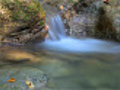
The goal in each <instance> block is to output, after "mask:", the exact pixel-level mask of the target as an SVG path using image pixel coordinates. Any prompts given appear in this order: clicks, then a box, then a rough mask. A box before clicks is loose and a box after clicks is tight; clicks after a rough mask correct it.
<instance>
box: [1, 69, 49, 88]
mask: <svg viewBox="0 0 120 90" xmlns="http://www.w3.org/2000/svg"><path fill="white" fill-rule="evenodd" d="M0 76H1V77H0V90H31V88H32V90H40V89H41V88H42V87H44V86H45V85H46V83H47V78H46V76H45V74H43V72H42V71H40V70H38V69H35V68H29V67H24V68H22V67H15V68H11V67H4V68H2V69H1V70H0ZM10 78H14V79H15V82H13V83H10V82H8V80H9V79H10ZM28 81H29V82H31V83H32V84H34V87H31V88H30V87H28V85H27V84H26V82H28Z"/></svg>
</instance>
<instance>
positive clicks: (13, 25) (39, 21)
mask: <svg viewBox="0 0 120 90" xmlns="http://www.w3.org/2000/svg"><path fill="white" fill-rule="evenodd" d="M45 15H46V14H45V11H44V10H43V8H42V7H41V5H40V3H39V2H38V0H1V1H0V41H1V42H16V43H27V42H31V41H35V40H36V39H40V40H42V39H43V38H44V37H45V35H46V33H47V30H48V28H47V27H45Z"/></svg>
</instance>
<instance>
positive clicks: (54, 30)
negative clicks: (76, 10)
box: [49, 14, 66, 40]
mask: <svg viewBox="0 0 120 90" xmlns="http://www.w3.org/2000/svg"><path fill="white" fill-rule="evenodd" d="M65 37H66V32H65V27H64V23H63V21H62V18H61V17H60V15H59V14H57V15H56V16H54V17H51V26H49V38H50V39H51V40H60V39H63V38H65Z"/></svg>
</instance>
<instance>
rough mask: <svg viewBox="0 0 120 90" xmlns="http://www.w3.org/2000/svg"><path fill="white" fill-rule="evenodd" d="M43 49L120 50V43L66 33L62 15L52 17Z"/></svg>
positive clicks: (74, 50) (42, 45)
mask: <svg viewBox="0 0 120 90" xmlns="http://www.w3.org/2000/svg"><path fill="white" fill-rule="evenodd" d="M39 47H40V48H41V49H47V50H52V51H62V52H74V53H75V52H76V53H77V52H120V44H118V43H113V42H108V41H102V40H97V39H91V38H84V39H76V38H72V37H69V36H67V35H66V34H65V28H64V24H63V21H62V19H61V17H60V15H57V16H55V17H52V18H51V25H49V38H48V39H47V40H46V41H45V42H43V43H40V44H39Z"/></svg>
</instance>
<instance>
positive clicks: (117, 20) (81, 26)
mask: <svg viewBox="0 0 120 90" xmlns="http://www.w3.org/2000/svg"><path fill="white" fill-rule="evenodd" d="M72 7H73V9H71V10H70V12H72V10H73V11H74V12H76V14H74V15H73V16H72V15H71V14H70V17H69V18H70V19H69V21H67V22H66V24H67V26H68V27H69V30H68V31H69V32H70V33H71V32H72V34H71V35H72V36H77V37H83V36H86V37H94V38H99V39H108V40H114V41H120V15H119V14H120V12H119V10H120V1H119V0H109V1H108V4H106V3H104V2H103V1H102V0H80V1H79V2H77V3H74V4H73V6H72ZM101 10H103V11H104V12H105V13H101ZM64 13H66V12H64ZM65 19H66V20H68V19H67V18H65Z"/></svg>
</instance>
